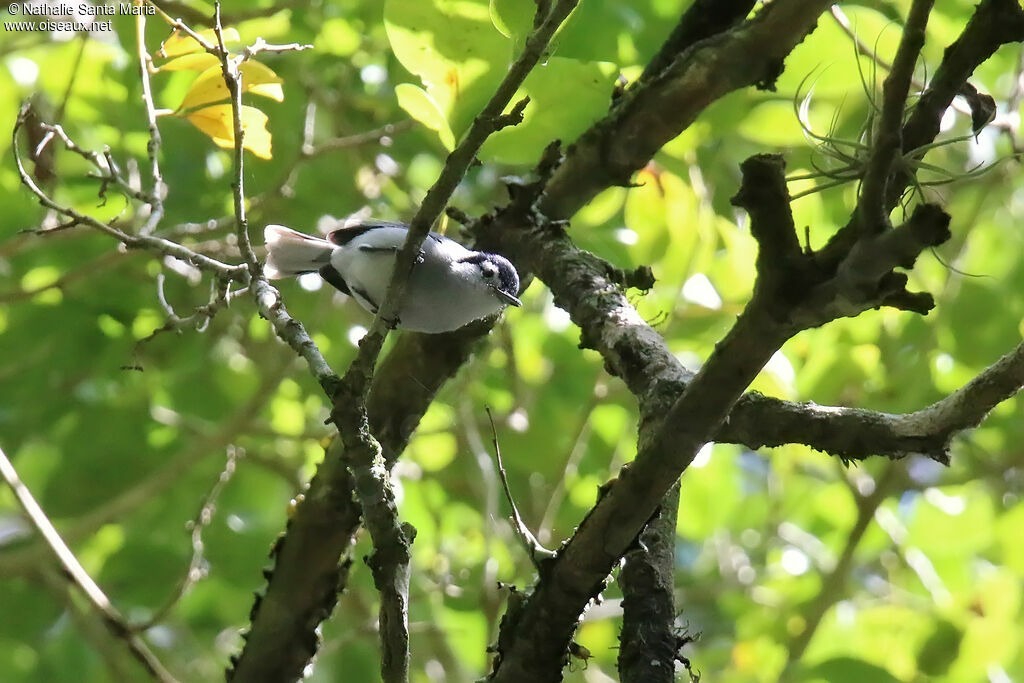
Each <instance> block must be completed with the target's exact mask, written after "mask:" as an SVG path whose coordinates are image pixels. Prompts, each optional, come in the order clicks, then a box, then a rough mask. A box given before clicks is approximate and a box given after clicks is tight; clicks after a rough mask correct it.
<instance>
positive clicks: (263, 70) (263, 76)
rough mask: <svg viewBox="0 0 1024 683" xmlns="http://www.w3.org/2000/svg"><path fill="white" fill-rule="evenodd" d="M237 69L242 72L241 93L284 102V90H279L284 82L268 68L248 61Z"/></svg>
mask: <svg viewBox="0 0 1024 683" xmlns="http://www.w3.org/2000/svg"><path fill="white" fill-rule="evenodd" d="M239 68H240V70H241V72H242V92H251V93H252V94H253V95H261V96H262V97H269V98H270V99H272V100H276V101H277V102H283V101H284V90H283V89H282V88H281V84H282V83H284V81H283V80H281V77H280V76H278V75H277V74H276V73H274V70H273V69H271V68H270V67H269V66H267V65H266V64H261V63H260V62H254V61H251V60H250V61H248V62H244V63H243V64H242V66H241V67H239Z"/></svg>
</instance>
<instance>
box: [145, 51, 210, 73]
mask: <svg viewBox="0 0 1024 683" xmlns="http://www.w3.org/2000/svg"><path fill="white" fill-rule="evenodd" d="M218 64H220V60H219V59H217V58H216V57H214V56H213V55H211V54H210V53H209V52H194V53H192V54H188V55H182V56H181V57H177V58H175V59H172V60H171V61H169V62H167V63H166V64H164V65H163V66H161V67H159V69H160V71H205V70H206V69H209V68H210V67H211V66H217V65H218Z"/></svg>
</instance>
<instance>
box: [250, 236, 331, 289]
mask: <svg viewBox="0 0 1024 683" xmlns="http://www.w3.org/2000/svg"><path fill="white" fill-rule="evenodd" d="M263 241H264V242H265V243H266V245H267V265H266V267H265V268H264V269H263V273H264V274H265V275H266V276H267V277H268V278H270V279H272V280H274V279H277V278H282V277H291V276H293V275H299V274H301V273H309V272H312V271H316V270H319V269H320V267H321V266H324V265H327V264H328V263H330V262H331V252H333V251H334V249H335V246H334V245H333V244H331V243H330V242H328V241H327V240H322V239H320V238H319V237H313V236H311V235H306V234H304V233H301V232H298V231H296V230H292V229H291V228H286V227H284V226H283V225H268V226H267V227H266V228H264V229H263Z"/></svg>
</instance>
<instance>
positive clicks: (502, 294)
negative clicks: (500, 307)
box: [494, 287, 523, 306]
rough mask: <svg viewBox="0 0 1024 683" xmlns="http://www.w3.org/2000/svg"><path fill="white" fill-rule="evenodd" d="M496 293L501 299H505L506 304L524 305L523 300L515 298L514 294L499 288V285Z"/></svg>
mask: <svg viewBox="0 0 1024 683" xmlns="http://www.w3.org/2000/svg"><path fill="white" fill-rule="evenodd" d="M494 293H495V294H497V295H498V298H499V299H501V300H502V301H504V302H505V303H506V304H508V305H510V306H522V305H523V302H522V301H520V300H519V299H517V298H515V297H514V296H512V295H511V294H509V293H508V292H503V291H502V290H500V289H498V288H497V287H495V288H494Z"/></svg>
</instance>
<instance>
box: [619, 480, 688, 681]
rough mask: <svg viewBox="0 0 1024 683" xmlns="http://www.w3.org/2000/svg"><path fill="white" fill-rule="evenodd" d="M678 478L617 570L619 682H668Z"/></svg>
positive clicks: (674, 641) (672, 660)
mask: <svg viewBox="0 0 1024 683" xmlns="http://www.w3.org/2000/svg"><path fill="white" fill-rule="evenodd" d="M678 513H679V482H676V483H675V484H674V485H673V486H672V488H671V489H669V491H668V493H667V494H665V497H664V498H663V499H662V501H661V506H660V507H659V509H658V513H657V514H656V515H655V517H654V519H652V520H651V521H650V522H648V524H647V526H646V527H644V530H643V531H642V532H641V533H640V537H639V538H638V539H637V544H636V546H634V547H633V548H631V549H630V550H629V551H628V552H627V553H626V557H625V563H624V564H623V566H622V571H621V572H619V587H620V588H621V589H622V632H621V633H620V634H619V658H618V669H619V678H620V680H621V681H622V683H673V682H674V681H675V680H676V676H675V664H676V658H677V655H678V654H679V648H680V645H681V644H680V642H679V641H678V637H677V631H676V628H675V622H676V607H675V598H674V589H675V565H676V562H675V560H676V517H677V515H678Z"/></svg>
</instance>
